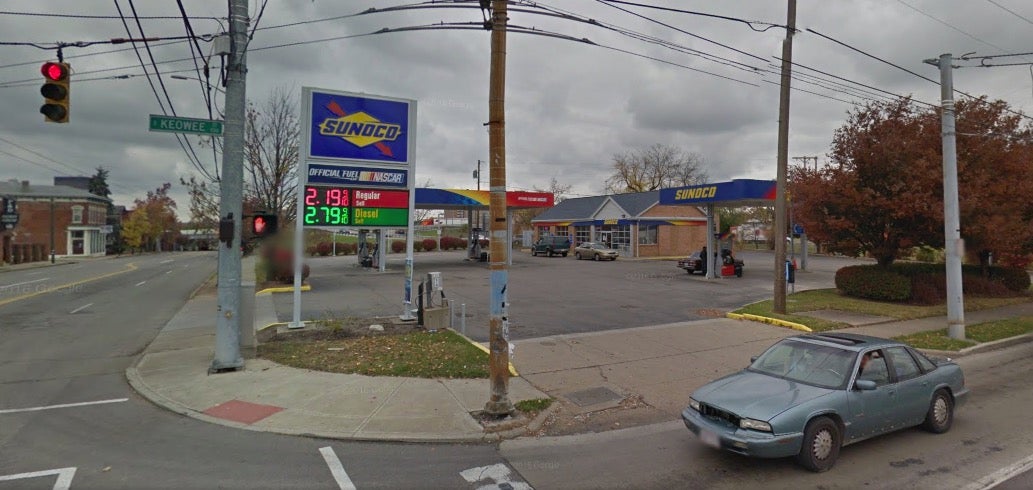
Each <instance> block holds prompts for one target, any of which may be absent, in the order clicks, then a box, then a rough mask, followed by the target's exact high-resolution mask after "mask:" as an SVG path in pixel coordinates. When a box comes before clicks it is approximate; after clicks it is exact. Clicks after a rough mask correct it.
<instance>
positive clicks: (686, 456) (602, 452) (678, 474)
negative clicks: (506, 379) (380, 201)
mask: <svg viewBox="0 0 1033 490" xmlns="http://www.w3.org/2000/svg"><path fill="white" fill-rule="evenodd" d="M959 363H960V364H961V365H962V367H963V369H964V370H965V374H966V379H967V383H966V384H967V385H968V386H969V387H970V389H971V390H972V397H971V398H972V399H971V400H970V403H969V404H968V405H966V406H964V407H962V408H961V409H959V410H958V412H957V413H956V417H955V420H954V426H953V428H952V429H951V430H950V431H949V432H947V433H945V434H940V435H934V434H930V433H927V432H924V431H922V430H920V429H907V430H903V431H899V432H896V433H893V434H889V435H885V436H882V437H879V438H876V439H871V440H868V441H864V442H861V443H858V444H854V445H851V446H848V447H845V448H843V450H842V452H841V453H840V459H839V462H838V463H837V464H836V466H835V467H834V468H833V469H832V470H830V471H828V472H826V473H821V474H815V473H810V472H808V471H805V470H803V469H801V468H799V467H798V466H797V465H796V464H795V462H794V461H793V459H792V458H786V459H776V460H759V459H750V458H745V457H741V456H738V455H735V454H732V453H728V452H720V451H715V450H712V449H709V448H707V447H705V446H703V444H702V443H700V442H699V441H698V440H696V438H695V437H694V436H693V435H692V434H691V433H689V431H688V430H687V429H686V428H685V426H684V425H682V423H681V422H680V421H676V422H669V423H665V424H658V425H652V426H646V427H640V428H635V429H628V430H622V431H612V432H603V433H598V434H588V435H582V436H572V437H565V438H555V439H549V438H544V439H518V440H514V441H507V442H504V443H503V444H502V446H501V453H502V455H503V456H504V457H505V458H506V459H507V460H508V461H509V462H510V464H512V465H513V467H514V468H516V469H517V471H519V472H520V474H521V475H522V476H523V477H524V478H526V479H527V481H528V482H529V483H530V484H531V485H533V486H534V487H535V488H539V489H544V488H567V489H575V488H586V489H588V488H614V487H623V486H627V487H629V488H770V489H775V488H787V489H801V488H820V489H834V488H966V489H977V488H985V487H986V483H989V482H990V481H992V479H988V478H987V477H988V476H990V475H993V474H995V473H997V472H998V471H999V470H1001V469H1002V468H1007V467H1010V466H1012V465H1013V464H1014V463H1015V462H1017V461H1023V460H1028V459H1029V457H1030V455H1033V431H1030V430H1029V429H1028V423H1027V421H1028V418H1029V407H1030V405H1031V404H1033V390H1030V389H1029V373H1030V372H1031V370H1033V343H1025V344H1020V345H1019V346H1016V347H1012V348H1009V349H1006V350H1002V351H998V352H992V353H986V354H981V355H978V356H973V357H970V358H962V359H960V361H959ZM1028 481H1029V474H1028V473H1027V474H1025V475H1020V477H1019V478H1017V479H1016V480H1015V481H1010V482H1005V483H1002V484H1001V485H1000V486H999V487H997V488H1029V486H1024V485H1023V482H1028Z"/></svg>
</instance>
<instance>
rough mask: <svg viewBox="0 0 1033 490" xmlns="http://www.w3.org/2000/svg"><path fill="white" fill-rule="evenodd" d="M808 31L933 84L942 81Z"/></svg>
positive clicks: (812, 31)
mask: <svg viewBox="0 0 1033 490" xmlns="http://www.w3.org/2000/svg"><path fill="white" fill-rule="evenodd" d="M807 31H808V32H811V33H814V34H817V35H818V36H820V37H823V38H825V39H828V40H829V41H832V42H834V43H836V44H838V45H840V46H843V47H844V48H847V49H850V50H853V51H856V52H858V53H861V54H863V55H865V56H867V57H869V58H872V59H874V60H878V61H881V62H883V63H885V64H887V65H890V66H892V67H894V68H896V69H898V70H901V71H904V72H907V73H910V74H912V75H914V76H916V77H918V78H921V79H922V80H925V81H927V82H930V83H933V84H935V85H936V86H939V85H940V81H939V80H933V79H932V78H929V77H927V76H925V75H919V74H918V73H915V72H913V71H911V70H908V69H907V68H904V67H903V66H900V65H897V64H895V63H893V62H890V61H886V60H884V59H882V58H880V57H878V56H875V55H874V54H870V53H867V52H865V51H862V50H861V49H859V48H855V47H853V46H851V45H849V44H847V43H845V42H843V41H839V40H837V39H833V38H831V37H829V36H826V35H824V34H822V33H820V32H818V31H816V30H814V29H811V28H808V29H807Z"/></svg>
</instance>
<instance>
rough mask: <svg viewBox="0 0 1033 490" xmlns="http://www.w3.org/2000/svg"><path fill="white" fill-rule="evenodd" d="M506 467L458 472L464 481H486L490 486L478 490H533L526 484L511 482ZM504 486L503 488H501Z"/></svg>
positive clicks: (486, 467)
mask: <svg viewBox="0 0 1033 490" xmlns="http://www.w3.org/2000/svg"><path fill="white" fill-rule="evenodd" d="M510 473H511V471H510V469H509V467H508V466H506V465H504V464H502V463H498V464H493V465H490V466H478V467H476V468H470V469H468V470H463V471H460V472H459V476H462V477H463V479H464V480H466V481H468V482H470V483H475V484H476V483H478V482H483V481H485V480H488V481H490V482H491V484H489V485H487V486H481V487H479V488H512V489H513V490H534V488H533V487H532V486H531V485H530V484H528V483H527V482H522V481H513V480H514V478H513V476H512V475H511V474H510ZM503 485H505V486H503Z"/></svg>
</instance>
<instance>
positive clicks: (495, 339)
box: [484, 0, 513, 416]
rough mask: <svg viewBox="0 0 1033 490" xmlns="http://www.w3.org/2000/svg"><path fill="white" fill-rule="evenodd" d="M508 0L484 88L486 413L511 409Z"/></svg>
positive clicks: (499, 4) (494, 23) (498, 20)
mask: <svg viewBox="0 0 1033 490" xmlns="http://www.w3.org/2000/svg"><path fill="white" fill-rule="evenodd" d="M507 20H508V19H507V17H506V0H492V2H491V75H490V77H489V81H488V84H489V89H488V154H489V155H488V156H489V158H490V161H489V162H488V191H489V196H490V198H491V201H490V206H489V210H488V212H489V215H490V219H491V223H489V225H488V229H489V230H490V231H491V235H490V238H491V242H490V247H489V249H488V250H489V254H490V257H491V259H490V260H491V264H490V267H489V270H490V271H491V281H490V288H491V291H490V293H489V294H490V295H491V298H490V308H491V318H490V320H489V322H490V323H489V333H488V336H489V351H490V352H489V354H488V370H489V376H490V378H491V398H490V399H489V400H488V403H487V404H485V406H484V411H485V413H487V414H489V415H494V416H503V415H508V414H511V413H513V404H512V403H511V402H510V401H509V319H508V318H507V315H506V285H507V283H508V281H509V267H508V266H507V265H506V264H507V262H508V261H507V260H506V259H507V258H508V255H509V252H510V250H509V243H508V242H509V240H508V239H507V236H506V233H507V231H508V227H507V226H506V225H507V223H506V103H505V102H506V21H507Z"/></svg>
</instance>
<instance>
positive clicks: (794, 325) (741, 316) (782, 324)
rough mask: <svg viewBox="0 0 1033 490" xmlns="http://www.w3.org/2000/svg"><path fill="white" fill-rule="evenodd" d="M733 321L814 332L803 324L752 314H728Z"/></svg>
mask: <svg viewBox="0 0 1033 490" xmlns="http://www.w3.org/2000/svg"><path fill="white" fill-rule="evenodd" d="M725 316H726V317H728V318H731V319H733V320H750V321H754V322H761V323H767V324H769V325H775V326H778V327H786V328H791V329H793V330H799V331H801V332H813V330H811V328H810V327H808V326H807V325H804V324H802V323H796V322H790V321H787V320H779V319H778V318H769V317H766V316H760V315H752V314H750V313H742V314H740V313H728V314H726V315H725Z"/></svg>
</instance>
